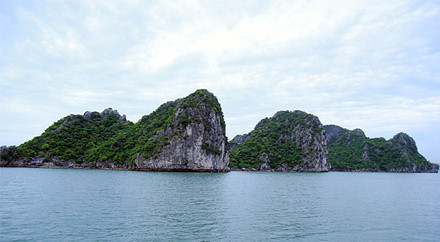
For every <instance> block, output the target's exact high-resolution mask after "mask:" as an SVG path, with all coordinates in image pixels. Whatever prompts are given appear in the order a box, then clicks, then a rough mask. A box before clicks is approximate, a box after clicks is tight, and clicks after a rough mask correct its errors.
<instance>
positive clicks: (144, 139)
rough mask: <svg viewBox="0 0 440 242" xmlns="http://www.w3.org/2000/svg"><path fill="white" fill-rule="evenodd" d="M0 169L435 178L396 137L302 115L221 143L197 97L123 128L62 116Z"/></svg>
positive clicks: (215, 122)
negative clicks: (414, 175) (366, 174)
mask: <svg viewBox="0 0 440 242" xmlns="http://www.w3.org/2000/svg"><path fill="white" fill-rule="evenodd" d="M0 154H1V156H0V166H1V167H69V168H97V169H128V170H146V171H208V172H225V171H229V170H230V169H232V170H250V171H298V172H327V171H368V172H438V170H439V166H438V165H437V164H432V163H430V162H429V161H427V160H426V159H425V158H424V157H423V156H422V155H421V154H420V153H419V152H418V150H417V146H416V143H415V141H414V140H413V139H412V138H411V137H410V136H409V135H407V134H404V133H399V134H397V135H396V136H394V137H393V138H392V139H390V140H385V139H383V138H375V139H371V138H368V137H366V136H365V134H364V132H363V131H362V130H360V129H355V130H352V131H350V130H348V129H345V128H342V127H339V126H336V125H322V123H321V122H320V121H319V118H318V117H316V116H314V115H312V114H308V113H305V112H303V111H298V110H297V111H293V112H292V111H279V112H277V113H275V115H274V116H273V117H271V118H264V119H262V120H261V121H260V122H259V123H258V124H257V125H256V126H255V129H254V130H253V131H251V132H250V133H248V134H244V135H237V136H236V137H235V138H234V139H232V140H231V141H230V142H228V140H227V137H226V124H225V121H224V117H223V111H222V109H221V106H220V103H219V102H218V100H217V98H216V97H215V96H214V95H213V94H212V93H210V92H209V91H208V90H205V89H200V90H197V91H195V92H194V93H192V94H190V95H188V96H187V97H184V98H180V99H177V100H175V101H169V102H166V103H164V104H162V105H161V106H160V107H159V108H158V109H157V110H156V111H154V112H152V113H151V114H149V115H145V116H143V117H142V118H141V119H140V120H139V121H138V122H137V123H133V122H130V121H128V120H127V119H126V117H125V115H120V114H119V112H118V111H116V110H113V109H112V108H108V109H105V110H104V111H102V112H100V113H99V112H90V111H87V112H85V113H84V114H83V115H79V114H76V115H74V114H71V115H68V116H66V117H64V118H62V119H60V120H58V121H57V122H55V123H54V124H53V125H51V126H50V127H48V128H47V129H46V130H45V131H44V132H43V133H42V134H41V135H40V136H37V137H35V138H33V139H31V140H29V141H27V142H25V143H23V144H21V145H19V146H9V147H8V146H2V147H1V148H0Z"/></svg>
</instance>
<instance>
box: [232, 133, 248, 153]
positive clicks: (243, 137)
mask: <svg viewBox="0 0 440 242" xmlns="http://www.w3.org/2000/svg"><path fill="white" fill-rule="evenodd" d="M249 137H250V134H243V135H237V136H235V137H234V138H233V139H232V140H231V141H229V152H233V151H235V150H236V149H237V148H238V147H239V146H240V145H241V144H243V142H245V141H246V140H248V139H249Z"/></svg>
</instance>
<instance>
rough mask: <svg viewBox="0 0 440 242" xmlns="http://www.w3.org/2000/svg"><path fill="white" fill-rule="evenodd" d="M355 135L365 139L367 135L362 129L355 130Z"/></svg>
mask: <svg viewBox="0 0 440 242" xmlns="http://www.w3.org/2000/svg"><path fill="white" fill-rule="evenodd" d="M353 133H355V134H357V135H360V136H363V137H365V133H364V131H362V129H353Z"/></svg>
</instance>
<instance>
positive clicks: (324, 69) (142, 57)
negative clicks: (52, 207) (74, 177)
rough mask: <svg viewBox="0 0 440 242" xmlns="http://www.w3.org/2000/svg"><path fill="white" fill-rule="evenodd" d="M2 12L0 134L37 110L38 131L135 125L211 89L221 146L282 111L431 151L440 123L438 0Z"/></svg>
mask: <svg viewBox="0 0 440 242" xmlns="http://www.w3.org/2000/svg"><path fill="white" fill-rule="evenodd" d="M5 7H7V8H5V9H4V10H0V11H1V13H2V14H1V15H2V20H4V19H6V21H2V22H0V29H2V32H1V33H2V34H3V33H8V35H7V36H6V37H7V38H5V41H2V42H1V43H0V70H1V71H0V98H1V100H2V106H0V107H1V108H2V117H0V122H1V123H2V124H3V125H2V126H3V127H12V124H11V123H12V122H14V120H16V119H20V117H24V116H26V115H24V116H21V115H19V113H20V112H24V113H26V112H29V115H30V116H38V115H39V114H38V113H39V112H40V110H42V111H41V114H44V116H46V117H47V118H46V120H45V121H43V120H42V121H41V122H40V124H46V123H49V124H50V123H51V122H53V121H55V120H56V119H58V118H61V117H62V116H63V115H66V114H68V113H69V112H73V113H82V112H84V111H86V110H97V111H101V110H102V109H103V108H106V107H109V106H112V107H113V108H117V109H118V110H119V111H120V112H121V113H126V114H127V115H128V118H129V119H130V118H131V119H133V121H136V120H137V119H138V118H140V117H141V116H142V115H144V114H147V113H149V112H151V111H153V110H155V109H156V108H157V106H158V105H160V104H161V103H163V102H165V101H168V100H175V99H176V98H179V97H182V96H185V95H188V94H189V93H191V92H193V91H194V90H195V89H198V88H208V89H209V90H210V91H212V92H213V93H214V94H216V95H217V97H218V98H219V100H220V101H221V103H222V107H223V109H224V113H225V118H226V121H227V132H228V136H229V137H230V138H233V136H235V134H238V133H245V132H248V131H250V130H251V129H252V128H253V127H254V126H255V124H256V123H257V122H258V121H259V120H260V119H261V118H263V117H267V116H272V115H273V114H274V113H275V112H276V111H278V110H281V109H284V110H286V109H288V110H295V109H302V110H304V111H307V112H310V113H313V114H316V115H318V116H319V117H320V118H321V121H322V122H324V123H336V124H340V125H342V126H346V127H347V128H355V127H360V128H362V129H364V130H365V131H366V132H367V134H369V135H371V136H375V135H378V136H381V134H383V136H387V135H391V132H393V133H394V132H395V131H398V130H402V131H405V130H412V131H414V133H415V136H417V137H422V138H421V139H422V140H421V142H418V143H421V144H426V143H428V140H429V139H430V140H431V141H432V142H439V141H438V137H439V136H440V131H439V130H438V128H437V129H436V130H433V134H432V135H423V136H421V135H420V136H418V134H421V133H424V134H426V132H425V131H424V129H425V128H426V127H433V124H432V123H433V122H438V118H436V117H438V116H440V115H438V114H439V110H440V107H439V97H438V92H439V90H440V83H439V80H440V78H439V77H440V71H439V70H440V66H439V63H440V51H439V50H440V45H439V44H438V39H439V38H440V33H439V32H438V31H437V28H438V27H437V25H438V22H439V21H440V5H439V4H438V2H436V1H429V0H428V1H386V2H383V1H382V2H381V1H379V2H375V3H374V4H371V1H338V2H331V1H239V2H237V1H221V2H220V1H218V2H216V1H209V2H206V1H161V2H149V1H148V2H147V1H129V2H126V1H74V2H44V3H43V2H36V3H34V4H31V5H28V4H24V3H21V2H15V3H13V4H11V6H5ZM3 13H5V14H3ZM31 107H36V108H34V109H33V111H30V109H32V108H31ZM13 109H15V110H17V112H14V110H13ZM51 110H53V111H51ZM4 113H5V115H3V114H4ZM49 113H52V114H49ZM57 115H59V117H58V116H57ZM8 116H9V117H8ZM41 116H42V115H40V117H41ZM53 116H57V117H56V118H54V117H53ZM7 117H8V118H7ZM26 117H28V116H26ZM42 119H44V118H42ZM8 125H11V126H8ZM24 126H25V124H24V123H23V130H24V131H23V133H25V132H26V129H25V128H24ZM38 128H39V129H41V130H38V132H37V131H35V130H32V131H29V133H33V134H35V133H36V134H38V133H41V131H42V129H43V128H41V126H39V127H38ZM8 129H9V128H6V129H3V130H0V133H2V134H3V135H2V140H0V143H11V141H10V140H12V139H13V138H11V137H13V136H14V135H13V133H11V132H8V131H7V130H8ZM11 130H12V129H11ZM14 130H17V129H14ZM425 136H426V138H425ZM22 137H23V136H22ZM436 137H437V138H436ZM14 140H15V139H14ZM22 141H24V140H21V141H20V142H22ZM430 150H431V151H429V152H430V153H429V154H434V153H435V151H433V150H432V149H430ZM432 157H434V155H432ZM435 157H437V158H435V159H438V160H439V161H440V157H438V155H437V156H435Z"/></svg>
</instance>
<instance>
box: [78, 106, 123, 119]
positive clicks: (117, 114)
mask: <svg viewBox="0 0 440 242" xmlns="http://www.w3.org/2000/svg"><path fill="white" fill-rule="evenodd" d="M87 113H89V112H86V114H87ZM110 114H114V115H116V117H118V118H119V119H120V120H123V121H126V120H127V118H126V116H125V115H120V114H119V112H118V110H113V109H112V108H107V109H105V110H104V111H102V112H101V115H102V117H103V118H105V117H107V116H108V115H110Z"/></svg>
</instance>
